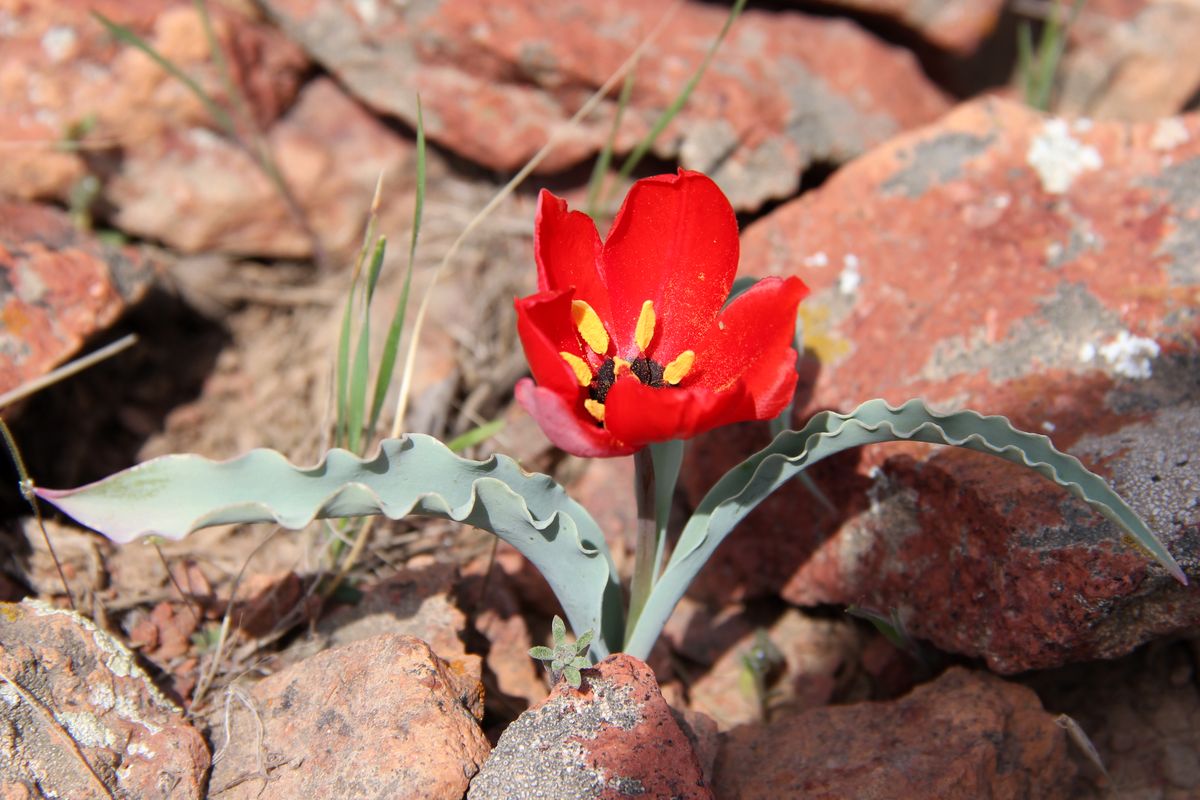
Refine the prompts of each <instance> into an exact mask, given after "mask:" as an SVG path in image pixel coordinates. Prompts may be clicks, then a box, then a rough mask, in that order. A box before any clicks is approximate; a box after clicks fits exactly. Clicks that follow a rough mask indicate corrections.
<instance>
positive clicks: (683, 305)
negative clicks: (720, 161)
mask: <svg viewBox="0 0 1200 800" xmlns="http://www.w3.org/2000/svg"><path fill="white" fill-rule="evenodd" d="M602 258H603V272H604V274H603V278H602V280H603V281H604V283H605V285H606V286H607V287H608V292H609V301H610V303H611V305H612V316H611V317H607V319H609V320H610V321H611V327H610V328H609V333H610V334H612V335H613V337H614V338H615V339H616V340H617V346H618V351H617V352H618V354H619V355H622V356H625V357H629V354H630V353H632V352H634V350H636V343H635V329H636V326H637V321H638V317H639V315H640V312H641V310H642V306H643V304H644V303H645V301H647V300H650V301H652V302H653V304H654V311H655V312H656V314H657V318H658V328H659V331H658V333H657V335H656V336H655V339H654V344H653V349H652V352H651V354H652V355H654V356H656V357H657V359H658V360H659V361H660V362H662V363H665V362H667V361H670V360H671V359H673V358H675V357H676V356H677V355H679V354H680V353H681V352H683V351H684V350H688V349H695V345H696V340H697V339H699V338H700V336H701V335H703V333H704V331H706V330H707V329H708V326H709V325H711V324H712V321H713V320H714V319H715V318H716V316H717V313H718V312H719V311H720V310H721V305H722V304H723V303H724V302H725V298H726V297H727V296H728V295H729V288H730V286H732V285H733V277H734V273H735V272H736V271H737V263H738V228H737V218H736V217H735V216H734V213H733V208H732V207H731V206H730V205H729V201H728V200H726V199H725V195H724V194H722V193H721V190H720V189H719V188H717V185H716V184H715V183H713V182H712V180H710V179H709V178H707V177H705V176H704V175H701V174H700V173H698V172H688V171H686V170H680V171H679V174H678V175H659V176H656V177H653V178H643V179H642V180H640V181H638V182H637V183H635V184H634V185H633V188H631V189H630V190H629V194H628V195H627V196H626V197H625V202H624V204H623V205H622V206H621V210H620V211H619V212H617V217H616V219H615V220H614V221H613V225H612V229H611V230H610V231H609V234H608V238H607V240H605V243H604V248H603V255H602ZM597 310H599V309H597ZM601 313H602V312H601Z"/></svg>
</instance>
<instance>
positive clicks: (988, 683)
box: [714, 667, 1075, 800]
mask: <svg viewBox="0 0 1200 800" xmlns="http://www.w3.org/2000/svg"><path fill="white" fill-rule="evenodd" d="M1074 774H1075V767H1074V765H1073V764H1072V763H1071V760H1070V758H1069V756H1068V754H1067V741H1066V735H1065V733H1064V732H1063V731H1062V730H1061V729H1060V728H1059V727H1058V726H1057V725H1055V723H1054V718H1053V717H1052V716H1051V715H1050V714H1048V713H1046V712H1045V711H1043V710H1042V706H1041V704H1040V703H1039V702H1038V699H1037V696H1036V695H1035V694H1034V693H1033V692H1032V691H1030V690H1029V689H1027V688H1025V687H1023V686H1017V685H1015V684H1010V683H1005V682H1004V681H1002V680H1000V679H999V678H995V677H992V676H990V675H987V674H986V673H976V672H969V671H967V670H964V669H962V668H960V667H955V668H952V669H950V670H949V671H948V672H946V673H945V674H944V675H942V677H940V678H939V679H937V680H936V681H934V682H932V683H929V684H925V685H923V686H920V687H918V688H917V689H915V690H913V692H912V693H911V694H909V695H908V696H907V697H904V698H902V699H900V700H895V701H891V702H887V703H860V704H858V705H853V706H831V707H827V708H818V709H813V710H811V711H806V712H804V713H802V714H796V715H793V716H787V717H783V718H781V719H778V720H776V721H775V722H772V723H771V724H769V725H762V726H758V725H747V726H744V727H741V728H737V729H735V730H733V731H730V732H729V733H727V734H725V737H724V743H723V747H722V748H721V753H720V755H719V756H718V758H717V766H716V778H715V781H716V783H715V786H714V790H715V792H716V794H717V795H718V796H719V797H737V798H740V800H756V798H772V800H773V799H774V798H778V797H805V798H813V800H818V799H819V798H844V797H938V798H944V800H956V799H957V798H964V800H965V798H971V800H974V799H975V798H992V799H993V800H1000V799H1001V798H1013V799H1014V800H1016V799H1017V798H1020V799H1021V800H1026V798H1028V799H1029V800H1033V799H1034V798H1047V799H1048V798H1065V797H1068V796H1070V795H1069V792H1068V790H1069V788H1070V785H1071V779H1072V778H1073V777H1074Z"/></svg>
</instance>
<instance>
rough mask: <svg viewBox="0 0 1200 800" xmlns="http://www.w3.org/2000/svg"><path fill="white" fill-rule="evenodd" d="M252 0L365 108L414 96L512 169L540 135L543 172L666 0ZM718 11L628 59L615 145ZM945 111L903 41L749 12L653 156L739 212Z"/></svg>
mask: <svg viewBox="0 0 1200 800" xmlns="http://www.w3.org/2000/svg"><path fill="white" fill-rule="evenodd" d="M264 6H265V7H266V8H267V10H268V12H269V13H270V14H271V15H272V17H274V18H275V19H276V20H278V22H279V24H280V26H281V27H282V28H283V29H284V30H285V31H287V32H288V34H289V35H290V36H292V37H293V38H294V39H295V40H296V41H298V42H301V43H302V44H303V45H304V46H305V48H307V50H308V51H309V53H310V54H311V55H312V56H313V58H314V59H316V60H317V61H319V62H321V64H322V65H324V66H325V68H326V69H328V70H329V71H330V72H331V73H333V74H334V75H336V76H337V77H338V79H339V80H340V81H341V82H342V83H343V84H344V85H345V86H347V87H348V88H349V89H350V91H352V92H353V93H354V94H355V95H356V96H357V97H359V98H361V99H362V100H363V101H364V102H365V103H367V104H368V105H370V106H371V107H373V108H375V109H376V110H378V111H381V112H384V113H386V114H391V115H394V116H396V117H399V118H400V119H401V120H403V121H404V122H405V123H407V124H408V125H409V126H411V127H415V124H416V94H417V92H420V95H421V102H422V105H423V109H424V124H425V131H426V133H427V134H428V135H429V137H430V138H431V139H432V140H434V141H436V142H438V143H439V144H441V145H442V146H444V147H446V148H449V149H450V150H453V151H454V152H456V153H458V154H460V155H462V156H464V157H466V158H468V159H471V160H472V161H475V162H477V163H479V164H482V165H484V166H486V167H489V168H491V169H497V170H503V171H510V170H515V169H518V168H519V167H520V166H521V165H523V164H524V162H525V161H526V160H527V159H528V158H530V157H531V156H532V155H533V154H534V153H535V152H536V151H537V150H538V149H539V148H540V147H541V146H542V144H543V143H544V142H545V141H546V140H547V138H548V137H550V136H558V137H559V138H558V145H557V147H556V148H555V149H554V151H552V152H551V154H550V155H549V157H548V158H547V159H546V161H544V162H543V163H542V165H541V167H540V169H541V170H542V171H544V172H547V173H551V172H556V171H560V170H563V169H566V168H568V167H571V166H573V165H575V164H578V163H579V162H581V161H583V160H584V159H586V158H588V157H589V156H591V155H592V154H594V153H596V152H598V151H599V149H600V147H601V146H602V145H603V143H604V142H605V140H606V138H607V136H608V132H609V129H610V127H611V119H612V113H613V111H614V107H615V101H613V100H612V99H609V100H606V101H605V102H604V103H603V104H602V105H601V110H600V111H598V112H596V113H594V114H592V115H591V116H589V117H588V118H587V119H585V120H583V122H582V124H581V126H580V127H578V128H576V129H574V130H573V131H568V130H567V129H566V122H567V120H568V119H569V118H570V117H571V116H572V114H573V113H574V112H575V111H576V110H577V109H578V108H579V107H580V106H581V105H582V104H583V103H584V102H585V100H586V98H587V97H588V96H589V95H590V94H591V93H592V92H593V91H594V90H595V89H596V88H598V87H599V86H601V85H602V84H603V83H604V82H605V81H606V80H607V79H608V77H609V75H611V74H612V73H613V71H614V70H616V69H617V68H618V67H619V66H620V64H621V63H622V62H623V61H624V59H625V58H626V57H627V56H628V54H629V53H630V52H631V51H632V49H633V48H634V47H635V46H636V44H637V42H639V41H640V40H641V39H642V37H644V36H645V35H646V34H648V33H649V32H650V30H651V29H652V28H653V27H654V26H655V25H656V24H657V23H658V20H659V18H660V17H661V15H662V14H663V12H664V11H665V10H666V8H667V7H666V6H663V5H659V4H653V3H650V4H647V3H643V2H639V1H638V0H612V1H611V2H606V3H554V4H549V5H547V4H546V3H543V2H537V0H521V1H520V2H508V3H504V4H489V3H477V2H473V1H472V0H443V1H442V2H421V3H409V4H369V5H366V6H363V5H361V4H358V5H356V4H353V3H350V2H346V1H345V0H316V1H315V2H313V0H269V2H266V3H264ZM363 9H365V10H363ZM727 14H728V11H727V10H726V9H725V8H721V7H718V6H711V5H705V4H700V3H686V4H683V5H682V6H681V7H680V9H679V11H678V12H677V13H676V14H675V16H674V17H673V18H672V19H671V21H670V23H669V25H668V26H667V28H666V30H665V31H664V32H663V34H662V36H661V37H660V38H659V39H658V41H657V43H656V44H655V45H654V46H653V47H651V48H649V49H648V50H647V51H646V52H645V54H644V56H643V58H642V59H641V62H640V63H639V65H638V75H639V76H643V77H642V78H641V79H640V80H639V81H638V82H637V84H636V86H635V89H634V92H633V97H632V100H631V103H630V106H629V108H628V109H627V110H626V112H625V115H624V122H623V127H622V130H621V134H620V136H619V137H618V140H617V142H616V149H617V151H618V152H628V151H629V150H630V149H632V147H633V146H634V145H635V143H636V142H638V141H640V140H641V138H642V137H643V136H644V135H645V134H646V132H648V131H649V130H650V128H651V126H652V125H653V124H654V121H655V120H656V119H657V117H658V115H659V113H660V111H661V110H662V109H664V108H666V107H667V106H668V105H669V104H670V103H671V102H672V100H674V98H675V97H676V95H677V94H678V92H679V90H680V87H682V86H683V85H684V83H685V82H686V81H687V80H688V78H689V77H690V76H691V74H692V71H693V70H694V69H695V67H696V65H698V64H699V62H700V60H701V59H702V58H703V57H704V53H705V52H706V51H707V49H708V47H709V44H710V43H711V42H712V41H713V39H714V38H715V37H716V35H717V33H718V32H719V31H720V29H721V27H722V25H723V23H724V21H725V17H726V16H727ZM946 108H947V100H946V98H945V97H944V95H943V94H942V93H941V92H940V91H939V90H938V89H937V88H935V87H934V85H933V84H932V83H931V82H930V81H929V79H928V78H926V77H925V76H924V74H923V73H922V71H921V69H920V67H919V65H918V64H917V62H916V60H915V59H914V58H913V57H912V55H911V53H909V52H906V51H904V50H902V49H900V48H896V47H893V46H891V45H888V44H885V43H884V42H882V41H881V40H879V39H876V38H875V37H873V36H871V35H870V34H868V33H866V32H865V31H863V30H862V29H861V28H860V27H858V26H857V25H855V24H853V23H851V22H849V21H847V20H838V19H832V18H821V17H813V16H807V15H804V14H801V13H798V12H796V11H792V10H787V9H781V10H777V11H763V10H750V11H747V12H745V13H744V14H743V15H742V16H741V18H740V19H739V20H738V24H737V25H736V26H735V27H734V28H733V30H732V31H731V32H730V34H729V36H728V38H727V39H726V40H725V42H724V43H723V44H722V46H721V49H720V51H719V53H718V55H717V56H716V58H715V59H714V61H713V63H712V65H711V67H710V69H709V70H708V73H707V74H706V75H705V77H704V81H703V83H702V84H701V86H700V88H699V90H698V91H696V92H695V93H694V94H693V96H692V97H691V99H690V100H689V102H688V105H687V106H686V108H685V109H684V110H683V111H682V113H681V114H680V115H679V116H678V117H677V118H676V119H675V120H674V121H673V122H672V124H671V125H670V126H669V127H668V128H667V129H666V131H665V133H664V135H663V136H662V137H661V138H660V139H659V142H658V145H657V146H656V150H655V153H656V155H658V156H660V157H662V158H669V159H671V158H678V159H679V160H680V163H681V164H682V166H685V167H688V168H690V169H697V170H701V171H703V172H706V173H708V174H710V175H711V176H712V177H713V179H714V180H716V181H717V183H718V184H720V185H721V188H722V189H724V190H725V192H726V194H728V195H729V197H730V200H731V201H732V202H733V204H734V206H735V207H736V208H739V209H753V208H757V207H758V206H760V205H761V204H762V203H764V202H765V201H767V200H769V199H772V198H782V197H786V196H788V195H790V194H792V193H794V192H795V190H796V189H797V188H798V186H799V181H800V175H801V173H803V172H804V170H805V169H806V168H807V167H808V166H809V165H810V164H812V163H814V162H828V163H841V162H844V161H846V160H848V159H850V158H853V157H854V156H856V155H858V154H859V153H862V152H863V151H864V150H866V149H868V148H870V147H872V146H873V145H875V144H878V143H879V142H882V141H884V140H885V139H887V138H888V137H890V136H892V135H893V134H895V133H896V132H898V131H901V130H905V129H908V128H911V127H913V126H915V125H920V124H923V123H925V122H928V121H930V120H932V119H933V118H935V117H936V116H938V115H939V114H941V113H942V112H943V111H944V110H945V109H946Z"/></svg>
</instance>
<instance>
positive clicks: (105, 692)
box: [88, 682, 117, 711]
mask: <svg viewBox="0 0 1200 800" xmlns="http://www.w3.org/2000/svg"><path fill="white" fill-rule="evenodd" d="M88 703H90V704H91V705H92V707H93V708H96V709H98V710H100V711H112V709H113V706H115V705H116V704H117V697H116V695H115V694H114V693H113V687H112V685H111V684H108V683H105V682H99V683H93V684H92V685H91V686H90V687H89V688H88Z"/></svg>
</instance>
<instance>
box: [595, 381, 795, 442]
mask: <svg viewBox="0 0 1200 800" xmlns="http://www.w3.org/2000/svg"><path fill="white" fill-rule="evenodd" d="M792 374H793V375H795V370H793V372H792ZM605 407H606V413H605V416H604V425H605V427H606V428H608V429H609V430H610V431H612V435H613V436H615V437H616V438H618V439H620V440H621V441H622V442H629V443H631V444H633V445H635V446H638V447H641V446H643V445H647V444H650V443H651V442H665V441H668V440H670V439H689V438H691V437H693V436H696V435H697V434H700V433H704V432H705V431H708V430H712V429H713V428H716V427H719V426H721V425H728V424H729V423H732V422H741V421H744V420H748V419H755V418H756V417H755V402H754V398H753V397H751V396H750V395H749V394H747V392H746V391H745V389H744V387H743V386H741V385H740V384H737V385H734V386H732V387H730V388H729V389H727V390H726V391H723V392H714V391H712V390H711V389H709V388H707V387H704V386H693V387H692V388H690V389H678V388H674V387H672V388H666V389H656V388H654V387H651V386H647V385H645V384H643V383H642V382H640V381H639V380H637V379H636V378H633V377H625V378H622V379H620V380H618V381H617V382H616V383H615V384H613V387H612V389H610V390H609V392H608V398H607V402H606V403H605Z"/></svg>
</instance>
